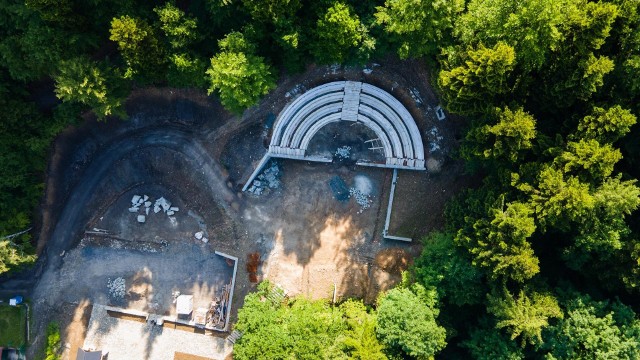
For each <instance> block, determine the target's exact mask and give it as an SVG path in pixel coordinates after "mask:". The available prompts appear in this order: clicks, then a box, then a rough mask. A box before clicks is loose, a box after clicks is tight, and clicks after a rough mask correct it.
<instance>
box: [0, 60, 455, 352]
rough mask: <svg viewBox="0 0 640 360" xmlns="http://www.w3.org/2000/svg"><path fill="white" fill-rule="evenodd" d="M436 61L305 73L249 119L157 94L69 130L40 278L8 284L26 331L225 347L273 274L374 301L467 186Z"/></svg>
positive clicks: (112, 347) (60, 146) (199, 97)
mask: <svg viewBox="0 0 640 360" xmlns="http://www.w3.org/2000/svg"><path fill="white" fill-rule="evenodd" d="M425 74H426V71H425V69H423V68H421V65H419V64H418V63H415V64H414V66H406V64H404V65H403V66H397V64H394V63H387V64H385V63H383V64H375V66H371V67H370V68H348V67H345V68H327V67H324V68H316V69H311V70H309V71H307V72H306V73H304V74H301V75H299V76H297V77H291V78H287V79H284V80H283V81H282V83H280V84H279V86H278V88H277V89H276V90H275V91H273V92H272V93H270V94H269V95H268V96H267V97H266V98H265V99H264V100H263V101H262V102H261V103H260V105H259V106H257V107H254V108H252V109H249V110H248V111H246V112H245V114H244V115H243V116H242V117H241V118H237V117H235V116H232V115H230V114H228V113H226V112H225V111H224V110H222V109H221V107H220V105H219V104H218V103H216V102H215V101H213V100H212V99H210V98H208V97H206V96H205V95H204V94H202V93H200V92H197V91H195V90H194V91H187V90H181V91H178V90H171V89H157V90H150V89H146V90H144V91H142V90H141V91H139V92H137V93H134V94H133V95H132V96H131V98H130V99H129V101H128V105H127V111H128V113H129V114H130V118H129V119H128V120H127V121H125V122H121V123H116V122H110V123H101V122H93V121H88V122H87V123H86V124H83V125H82V126H80V127H78V128H71V129H68V130H67V131H66V132H65V133H64V134H63V135H62V136H61V137H60V138H59V139H58V140H57V141H56V144H55V149H54V153H53V155H52V161H51V165H50V168H49V178H48V180H47V184H46V187H47V190H46V191H47V192H46V194H47V196H46V199H45V203H44V204H43V209H42V210H43V219H42V231H41V239H40V241H39V243H38V245H39V252H40V260H39V262H38V264H37V266H36V268H35V269H34V270H33V272H34V273H35V276H34V278H35V279H37V281H35V282H33V283H28V282H27V281H26V280H21V279H16V280H14V281H13V282H9V283H7V284H4V285H3V286H4V287H5V290H6V289H10V288H11V287H13V289H19V288H21V287H22V288H25V289H26V288H29V287H32V288H31V290H30V297H31V298H32V299H33V300H32V304H33V305H32V307H33V314H34V321H33V323H34V327H35V329H33V330H32V331H31V333H32V334H38V335H34V338H33V339H32V341H33V342H35V343H42V342H44V341H46V337H45V335H44V334H45V333H46V331H44V329H45V327H46V325H47V323H49V322H50V321H56V322H58V323H60V324H61V335H62V342H63V345H64V353H63V358H69V359H75V358H76V357H77V356H78V354H79V351H80V350H81V351H84V352H92V351H94V352H98V351H99V352H101V353H102V354H103V355H104V354H110V355H109V356H110V358H113V359H124V358H130V359H223V358H226V357H228V356H230V354H231V353H232V349H233V340H234V339H233V338H232V339H230V340H227V338H228V337H229V334H231V332H232V331H233V323H234V319H235V318H236V317H237V311H238V309H239V308H241V307H242V301H243V298H244V296H245V295H246V294H247V293H248V292H251V291H252V290H253V289H255V286H256V284H257V283H258V282H260V281H262V280H269V281H271V282H273V283H275V284H277V285H278V287H279V288H280V289H282V290H283V295H284V294H286V295H287V296H296V295H301V296H308V297H310V298H316V299H317V298H326V299H330V300H331V301H339V300H341V299H347V298H352V297H357V298H362V299H364V300H365V302H369V303H372V302H374V301H375V299H376V296H377V295H378V294H379V293H380V292H381V291H384V290H386V289H389V288H391V287H392V286H393V285H395V284H397V283H398V282H399V281H400V279H401V273H402V271H403V270H406V269H407V268H408V267H409V266H410V265H411V261H412V259H413V258H414V257H415V256H416V255H417V254H418V253H419V251H420V238H419V236H420V235H421V234H424V233H425V232H426V231H427V230H431V229H436V228H439V227H441V226H442V222H443V221H442V218H441V216H442V215H441V214H442V213H443V206H444V203H445V202H446V200H447V199H449V198H450V197H451V196H452V195H454V194H455V192H456V191H457V189H461V188H464V187H466V186H468V184H466V183H462V182H464V181H468V180H464V178H462V177H460V176H458V175H459V174H460V173H461V172H462V169H460V168H458V166H457V165H455V164H453V163H448V162H447V159H448V158H449V153H448V152H449V149H451V148H452V147H453V143H454V142H455V141H456V134H455V132H454V129H455V126H454V124H455V121H456V120H455V119H452V118H449V117H448V116H447V115H446V114H445V113H444V112H443V111H442V109H441V107H440V106H439V104H438V101H437V99H436V97H435V95H434V94H433V93H432V92H431V90H430V88H429V87H428V82H427V81H425V78H424V76H426V75H425ZM445 169H446V170H445ZM31 275H34V274H31ZM25 279H26V277H25ZM136 339H139V340H136ZM36 347H37V346H36ZM78 349H80V350H78Z"/></svg>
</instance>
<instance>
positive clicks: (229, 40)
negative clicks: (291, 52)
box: [206, 33, 275, 113]
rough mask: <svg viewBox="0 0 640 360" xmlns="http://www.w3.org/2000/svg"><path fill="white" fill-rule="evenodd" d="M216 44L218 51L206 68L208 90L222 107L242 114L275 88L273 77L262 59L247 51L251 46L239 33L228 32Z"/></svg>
mask: <svg viewBox="0 0 640 360" xmlns="http://www.w3.org/2000/svg"><path fill="white" fill-rule="evenodd" d="M219 45H220V48H221V52H219V53H218V54H217V55H216V56H214V57H213V58H211V66H210V67H209V69H208V70H207V71H206V73H207V75H209V90H208V93H209V94H211V93H212V92H214V91H217V92H218V94H219V95H220V101H221V102H222V105H223V106H224V107H225V108H227V109H229V110H230V111H232V112H235V113H241V112H242V111H243V110H244V109H246V108H248V107H250V106H252V105H255V104H256V103H257V102H258V100H259V99H260V97H261V96H263V95H265V94H267V93H268V92H269V91H270V90H271V89H273V88H274V87H275V78H274V76H273V75H272V73H271V71H272V70H271V67H270V66H269V65H267V64H266V63H265V61H264V58H262V57H259V56H256V55H253V54H251V53H250V52H248V51H250V50H252V47H253V46H252V45H250V44H248V43H247V42H246V41H245V40H244V38H243V37H242V35H241V34H239V33H231V34H229V35H227V37H226V38H225V39H222V40H220V42H219Z"/></svg>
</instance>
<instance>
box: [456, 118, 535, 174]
mask: <svg viewBox="0 0 640 360" xmlns="http://www.w3.org/2000/svg"><path fill="white" fill-rule="evenodd" d="M490 118H497V122H495V123H493V122H491V123H490V124H485V125H479V126H474V127H473V128H472V129H470V130H469V131H468V132H467V135H466V137H465V144H464V145H463V147H462V150H461V152H462V154H463V156H464V157H465V158H466V159H469V160H471V159H473V158H477V157H479V158H481V159H490V160H496V161H498V162H502V163H504V162H512V163H515V162H516V161H517V160H518V159H519V157H520V155H521V154H522V153H523V151H524V150H528V149H530V148H531V147H532V146H533V143H532V140H533V139H534V138H535V136H536V120H535V119H534V118H533V116H532V115H531V114H529V113H527V112H525V111H524V110H523V109H522V108H518V109H516V110H515V111H512V110H511V109H510V108H509V107H505V108H504V109H500V108H497V109H495V115H494V114H492V115H491V116H490Z"/></svg>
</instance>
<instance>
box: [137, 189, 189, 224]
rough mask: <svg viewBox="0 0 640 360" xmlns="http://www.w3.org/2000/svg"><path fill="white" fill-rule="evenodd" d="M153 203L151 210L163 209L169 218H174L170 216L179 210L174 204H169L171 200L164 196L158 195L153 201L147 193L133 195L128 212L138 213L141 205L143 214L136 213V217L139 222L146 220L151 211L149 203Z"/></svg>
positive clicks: (157, 211)
mask: <svg viewBox="0 0 640 360" xmlns="http://www.w3.org/2000/svg"><path fill="white" fill-rule="evenodd" d="M152 204H153V212H154V213H155V214H157V213H159V212H160V211H163V212H164V213H165V214H167V216H169V219H170V220H172V221H173V220H174V219H173V218H172V216H173V215H174V214H175V213H176V212H178V211H180V209H179V208H177V207H175V206H171V202H170V201H169V200H167V199H165V198H164V197H160V198H159V199H157V200H156V201H155V203H153V202H152V201H151V199H150V198H149V196H147V195H133V197H132V198H131V207H130V208H129V212H131V213H138V212H139V211H140V209H141V208H142V207H144V214H138V216H137V217H136V219H137V220H138V222H139V223H144V222H145V221H146V220H147V216H149V213H150V211H151V205H152Z"/></svg>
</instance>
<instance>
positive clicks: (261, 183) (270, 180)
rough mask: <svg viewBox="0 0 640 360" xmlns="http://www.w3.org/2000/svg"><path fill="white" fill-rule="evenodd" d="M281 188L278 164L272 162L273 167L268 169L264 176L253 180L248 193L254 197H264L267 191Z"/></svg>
mask: <svg viewBox="0 0 640 360" xmlns="http://www.w3.org/2000/svg"><path fill="white" fill-rule="evenodd" d="M279 187H280V168H279V167H278V164H277V163H276V162H271V166H269V167H268V168H266V169H265V170H264V171H263V172H262V174H260V175H258V177H257V178H256V179H255V180H253V183H252V184H251V187H250V188H249V189H247V191H248V192H250V193H252V194H254V195H262V194H263V193H264V192H265V191H266V190H267V189H277V188H279Z"/></svg>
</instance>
